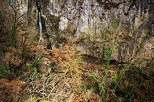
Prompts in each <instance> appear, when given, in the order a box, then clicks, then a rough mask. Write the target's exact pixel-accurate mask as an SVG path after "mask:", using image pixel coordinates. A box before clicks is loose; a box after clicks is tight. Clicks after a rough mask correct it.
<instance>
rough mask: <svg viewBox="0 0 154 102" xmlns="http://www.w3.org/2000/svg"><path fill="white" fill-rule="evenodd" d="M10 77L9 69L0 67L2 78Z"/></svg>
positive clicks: (0, 76)
mask: <svg viewBox="0 0 154 102" xmlns="http://www.w3.org/2000/svg"><path fill="white" fill-rule="evenodd" d="M9 75H10V70H9V67H7V66H4V65H0V78H8V77H9Z"/></svg>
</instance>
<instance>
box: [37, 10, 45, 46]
mask: <svg viewBox="0 0 154 102" xmlns="http://www.w3.org/2000/svg"><path fill="white" fill-rule="evenodd" d="M38 22H39V33H40V38H39V43H41V42H42V41H44V39H43V34H42V21H41V12H39V13H38Z"/></svg>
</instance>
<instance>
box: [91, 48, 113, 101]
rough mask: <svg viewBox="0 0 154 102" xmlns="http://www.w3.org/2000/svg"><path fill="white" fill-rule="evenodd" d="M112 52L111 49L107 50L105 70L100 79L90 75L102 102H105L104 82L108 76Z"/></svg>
mask: <svg viewBox="0 0 154 102" xmlns="http://www.w3.org/2000/svg"><path fill="white" fill-rule="evenodd" d="M111 55H112V50H111V48H108V56H107V59H106V62H105V65H104V67H105V70H104V71H103V72H102V76H101V77H100V78H97V77H96V76H94V75H91V76H92V77H93V79H94V80H95V82H96V83H97V87H98V91H99V94H100V96H101V98H102V101H103V102H105V92H106V87H107V86H106V82H107V76H108V71H109V70H108V68H109V64H110V60H111Z"/></svg>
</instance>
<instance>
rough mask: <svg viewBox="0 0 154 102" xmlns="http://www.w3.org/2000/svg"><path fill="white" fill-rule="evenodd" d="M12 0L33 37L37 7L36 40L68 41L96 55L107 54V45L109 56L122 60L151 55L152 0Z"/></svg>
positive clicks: (153, 37)
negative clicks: (110, 52) (39, 16)
mask: <svg viewBox="0 0 154 102" xmlns="http://www.w3.org/2000/svg"><path fill="white" fill-rule="evenodd" d="M14 1H16V0H9V2H10V4H12V5H15V4H16V5H17V6H18V7H19V12H20V14H26V16H24V20H26V21H27V23H28V25H29V32H30V33H33V37H36V38H37V37H39V36H40V35H38V34H39V29H40V27H39V25H38V23H37V22H38V21H39V20H38V19H39V18H38V11H39V10H40V13H41V24H42V28H41V29H42V30H41V31H42V34H43V39H44V40H42V41H41V42H40V43H47V44H48V45H49V46H50V43H51V45H52V47H53V46H57V45H58V46H61V45H62V44H63V43H69V42H71V43H74V44H75V46H76V48H77V50H78V51H80V52H81V53H82V54H90V55H93V56H97V57H100V56H103V55H107V54H106V53H107V50H106V49H107V48H108V47H111V48H112V50H113V53H112V59H115V60H118V61H124V62H128V61H133V62H134V61H136V60H137V59H142V60H150V59H151V58H153V56H154V47H153V46H154V45H153V43H154V1H153V0H130V1H129V2H128V1H127V0H46V1H44V0H19V1H16V2H14ZM39 7H40V8H39ZM32 30H33V31H32ZM34 31H36V32H34ZM70 39H71V40H70ZM100 53H101V55H100ZM138 54H139V55H140V56H137V55H138Z"/></svg>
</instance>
